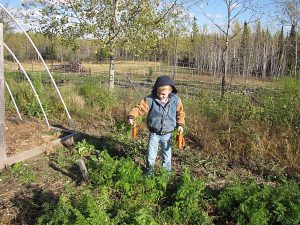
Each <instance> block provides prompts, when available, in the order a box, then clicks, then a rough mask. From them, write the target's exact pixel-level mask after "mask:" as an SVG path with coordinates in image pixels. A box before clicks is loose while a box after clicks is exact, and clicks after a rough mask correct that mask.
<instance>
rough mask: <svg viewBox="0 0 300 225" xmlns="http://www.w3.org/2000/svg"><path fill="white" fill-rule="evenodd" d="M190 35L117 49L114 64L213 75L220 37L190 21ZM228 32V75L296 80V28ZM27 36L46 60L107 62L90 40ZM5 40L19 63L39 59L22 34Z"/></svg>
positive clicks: (7, 56)
mask: <svg viewBox="0 0 300 225" xmlns="http://www.w3.org/2000/svg"><path fill="white" fill-rule="evenodd" d="M190 30H191V31H190V32H183V33H178V32H176V31H175V30H172V29H171V30H170V31H169V32H168V33H167V35H164V36H163V37H161V38H160V39H159V40H158V41H157V44H156V45H155V47H152V48H151V49H147V50H145V51H139V53H137V52H134V51H130V50H127V49H126V46H125V45H123V46H121V45H120V46H118V48H117V49H116V56H115V59H116V60H149V61H160V62H163V63H167V64H168V65H173V66H175V65H177V66H183V67H190V68H193V69H194V70H196V71H197V72H199V73H201V74H203V73H205V74H208V75H211V76H217V75H218V74H220V73H221V72H222V70H223V68H224V66H223V64H222V48H220V46H221V45H222V43H223V42H224V35H221V34H220V33H211V32H208V30H207V29H206V28H205V26H203V27H201V28H200V27H199V26H198V25H197V20H196V19H195V18H194V21H193V22H192V24H191V29H190ZM232 32H233V35H232V36H234V38H233V39H232V40H231V43H230V47H229V48H228V74H230V75H233V76H241V77H250V76H252V77H253V76H254V77H257V78H267V77H270V78H278V77H281V76H296V75H297V73H298V72H297V71H299V64H300V60H299V55H300V54H299V53H300V45H299V41H298V40H299V37H300V35H299V33H298V32H297V29H296V27H295V25H292V26H291V28H290V31H285V30H284V28H283V27H282V29H281V30H278V31H276V32H275V31H270V30H269V29H268V28H263V27H262V26H261V23H260V22H259V21H258V22H256V23H255V24H254V25H251V26H250V25H249V24H248V23H247V22H245V23H244V24H243V25H241V24H240V23H238V22H236V23H235V24H234V26H233V31H232ZM29 35H30V37H31V38H32V40H33V42H34V43H35V44H36V46H37V48H38V49H39V51H40V53H41V55H42V56H43V58H44V59H45V60H56V61H61V62H63V61H74V60H78V61H90V62H91V61H92V62H96V63H103V62H106V61H107V60H108V58H109V52H108V50H107V49H106V48H105V46H103V47H101V46H99V44H95V42H94V40H91V39H80V40H79V41H78V43H79V44H78V47H77V48H72V47H70V46H69V47H66V46H65V45H63V44H62V42H61V41H60V39H59V38H53V37H50V38H49V36H46V35H42V34H39V33H33V32H31V33H30V34H29ZM4 41H5V43H6V44H7V45H8V46H9V47H10V48H11V49H12V50H13V52H14V53H15V55H16V56H17V57H18V58H19V59H22V60H24V61H28V60H38V55H37V53H36V52H35V51H34V49H33V48H32V46H31V44H30V42H29V41H28V40H27V38H26V36H25V35H24V34H23V33H19V32H10V33H8V34H6V35H5V37H4ZM141 52H142V53H141ZM5 59H6V60H13V57H12V56H11V55H10V54H9V53H8V52H5Z"/></svg>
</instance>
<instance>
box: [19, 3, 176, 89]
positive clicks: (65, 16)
mask: <svg viewBox="0 0 300 225" xmlns="http://www.w3.org/2000/svg"><path fill="white" fill-rule="evenodd" d="M176 3H177V1H174V2H172V1H171V2H170V1H168V3H167V4H163V2H161V1H159V0H146V1H145V0H87V1H82V0H26V1H24V2H23V6H24V7H25V8H26V9H27V10H31V11H32V15H33V16H32V15H31V14H27V20H28V21H29V22H30V23H33V24H34V23H37V24H38V26H37V29H36V31H38V32H42V33H44V34H45V33H49V32H50V33H53V34H55V35H57V36H59V37H60V38H61V40H62V41H63V43H64V44H65V45H71V46H74V47H75V48H76V47H77V48H78V45H76V40H77V39H78V38H90V39H93V40H94V41H95V43H97V44H98V45H99V46H102V47H103V46H104V47H105V48H106V49H107V50H108V52H109V88H110V90H112V89H113V88H114V65H115V61H114V60H115V55H116V49H117V46H121V47H123V48H125V49H131V50H135V51H137V52H138V51H139V50H140V49H139V48H140V47H141V46H143V48H147V47H150V46H153V45H154V44H155V42H156V41H157V38H158V37H157V35H158V32H157V30H158V29H160V28H162V26H161V25H162V23H163V21H164V19H165V18H166V17H167V16H168V14H169V13H170V12H171V10H172V9H173V7H174V6H175V5H176Z"/></svg>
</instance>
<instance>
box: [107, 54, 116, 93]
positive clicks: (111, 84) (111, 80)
mask: <svg viewBox="0 0 300 225" xmlns="http://www.w3.org/2000/svg"><path fill="white" fill-rule="evenodd" d="M108 84H109V91H113V90H114V87H115V59H114V57H113V56H111V57H110V58H109V82H108Z"/></svg>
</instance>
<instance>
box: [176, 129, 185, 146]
mask: <svg viewBox="0 0 300 225" xmlns="http://www.w3.org/2000/svg"><path fill="white" fill-rule="evenodd" d="M176 141H177V144H178V148H179V149H180V150H183V149H184V146H185V141H184V138H183V134H182V132H178V133H177V135H176Z"/></svg>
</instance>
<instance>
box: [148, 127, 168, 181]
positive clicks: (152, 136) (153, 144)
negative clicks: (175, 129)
mask: <svg viewBox="0 0 300 225" xmlns="http://www.w3.org/2000/svg"><path fill="white" fill-rule="evenodd" d="M171 137H172V133H168V134H164V135H159V134H156V133H149V139H148V149H147V159H146V160H147V162H146V164H147V165H146V166H147V168H146V169H147V173H148V174H149V175H152V173H153V168H154V164H155V160H156V156H157V151H158V147H159V144H160V146H161V155H162V167H163V168H164V169H165V170H166V171H167V172H168V173H170V172H171V158H172V154H171V146H172V138H171Z"/></svg>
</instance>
